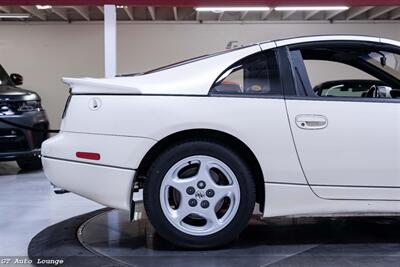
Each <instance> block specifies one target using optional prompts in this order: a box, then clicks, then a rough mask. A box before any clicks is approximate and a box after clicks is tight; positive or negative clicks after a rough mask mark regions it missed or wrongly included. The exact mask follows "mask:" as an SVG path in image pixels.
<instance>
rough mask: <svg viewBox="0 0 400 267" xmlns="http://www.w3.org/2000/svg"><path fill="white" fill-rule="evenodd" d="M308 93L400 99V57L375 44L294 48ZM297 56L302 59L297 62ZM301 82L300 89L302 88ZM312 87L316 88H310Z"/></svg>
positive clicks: (293, 51)
mask: <svg viewBox="0 0 400 267" xmlns="http://www.w3.org/2000/svg"><path fill="white" fill-rule="evenodd" d="M291 58H292V64H293V67H294V70H302V69H303V70H304V71H303V72H302V73H300V74H299V77H301V80H302V81H303V84H305V86H303V87H304V88H305V89H304V90H305V91H307V93H306V95H311V96H314V95H315V96H318V97H353V98H354V97H355V98H400V56H399V54H397V53H392V52H388V51H380V50H377V49H376V47H375V46H371V47H366V46H360V47H350V46H349V47H347V46H337V47H334V46H329V45H328V46H326V47H324V46H322V45H320V46H318V47H311V46H308V47H305V48H304V49H299V50H292V51H291ZM296 59H299V60H297V61H296ZM299 84H300V83H299V82H298V83H297V87H298V88H299V89H298V90H300V89H302V87H301V86H299ZM308 88H312V90H308Z"/></svg>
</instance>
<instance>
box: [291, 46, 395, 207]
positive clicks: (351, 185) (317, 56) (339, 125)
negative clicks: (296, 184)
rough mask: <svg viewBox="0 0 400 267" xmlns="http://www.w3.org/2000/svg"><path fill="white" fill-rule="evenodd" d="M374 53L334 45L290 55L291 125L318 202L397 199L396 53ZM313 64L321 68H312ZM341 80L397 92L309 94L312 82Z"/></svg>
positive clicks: (368, 49) (378, 50)
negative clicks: (361, 81) (292, 85)
mask: <svg viewBox="0 0 400 267" xmlns="http://www.w3.org/2000/svg"><path fill="white" fill-rule="evenodd" d="M325 45H326V47H328V49H327V51H323V49H324V46H325ZM347 46H348V47H347ZM378 46H379V45H377V44H366V43H365V42H362V43H357V42H351V43H338V42H335V43H329V44H328V43H325V44H324V43H318V44H315V46H314V48H313V45H312V44H311V45H310V44H307V46H306V48H304V49H302V48H301V46H300V47H299V46H297V47H289V48H288V50H287V51H288V54H289V57H290V60H291V62H292V63H291V64H292V73H293V78H294V80H295V83H296V92H295V94H294V95H288V96H287V97H286V106H287V112H288V118H289V122H290V126H291V130H292V134H293V138H294V141H295V145H296V149H297V153H298V156H299V160H300V163H301V166H302V169H303V172H304V175H305V178H306V179H307V181H308V183H309V185H310V186H311V188H312V190H313V191H314V193H315V194H317V195H318V196H320V197H322V198H327V199H360V200H361V199H362V200H400V98H398V95H399V94H398V93H399V89H400V82H399V79H400V68H399V65H400V56H399V54H398V51H399V50H398V49H397V48H395V47H391V48H390V49H388V48H384V47H380V46H379V48H378ZM345 47H347V48H345ZM384 49H388V50H384ZM394 51H395V52H394ZM310 59H311V60H313V61H318V60H320V61H321V62H322V63H321V64H320V65H318V64H317V65H315V62H313V64H314V68H312V66H311V67H310V64H309V63H307V62H308V61H307V60H310ZM328 63H332V64H333V65H334V66H333V67H332V66H330V67H326V66H327V64H328ZM306 64H307V65H306ZM311 65H312V64H311ZM324 67H325V70H324ZM312 69H314V72H315V73H314V74H312V73H310V72H312ZM324 75H325V76H326V77H325V78H323V76H324ZM311 76H312V77H311ZM359 76H360V77H359ZM343 77H344V78H353V79H354V78H359V79H367V78H368V79H376V80H377V82H376V84H381V83H382V82H383V83H386V84H388V85H390V86H392V87H396V88H389V87H386V88H387V90H389V91H388V92H389V93H388V94H386V93H385V90H386V89H385V88H383V87H378V88H376V87H375V89H373V88H370V89H369V90H367V91H364V92H362V91H361V90H360V91H357V89H354V90H352V91H351V92H350V91H348V92H346V93H343V92H342V93H341V95H337V96H335V95H330V96H319V95H316V93H315V92H314V91H313V89H312V85H311V83H313V82H314V83H315V81H319V82H321V81H326V79H331V80H335V79H338V83H339V85H340V81H341V80H340V79H341V78H343ZM334 91H335V90H331V92H334ZM336 91H340V90H336ZM390 92H391V94H390ZM343 95H346V96H343Z"/></svg>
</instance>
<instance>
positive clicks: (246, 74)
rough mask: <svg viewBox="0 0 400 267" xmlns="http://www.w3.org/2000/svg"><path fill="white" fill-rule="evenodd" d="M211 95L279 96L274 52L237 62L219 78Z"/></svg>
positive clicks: (262, 53)
mask: <svg viewBox="0 0 400 267" xmlns="http://www.w3.org/2000/svg"><path fill="white" fill-rule="evenodd" d="M211 93H214V94H228V95H229V94H243V95H281V94H282V93H281V86H280V80H279V71H278V64H277V61H276V55H275V52H274V51H266V52H261V53H257V54H255V55H252V56H249V57H246V58H244V59H242V60H240V61H238V62H237V63H235V64H234V65H232V66H231V67H230V68H228V69H227V70H226V71H224V72H223V73H222V74H221V75H220V76H219V78H218V79H217V80H216V81H215V83H214V85H213V86H212V88H211Z"/></svg>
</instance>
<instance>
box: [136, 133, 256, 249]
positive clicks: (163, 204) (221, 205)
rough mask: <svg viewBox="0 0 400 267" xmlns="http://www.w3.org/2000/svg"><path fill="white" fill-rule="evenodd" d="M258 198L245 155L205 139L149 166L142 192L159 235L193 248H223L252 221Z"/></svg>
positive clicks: (173, 149) (180, 146) (179, 146)
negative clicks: (245, 161)
mask: <svg viewBox="0 0 400 267" xmlns="http://www.w3.org/2000/svg"><path fill="white" fill-rule="evenodd" d="M196 169H197V170H196ZM175 174H176V175H175ZM201 181H203V182H204V183H201ZM199 182H200V183H199ZM204 186H205V187H204ZM189 187H191V189H188V188H189ZM193 189H194V190H193ZM210 190H212V191H213V192H214V193H212V192H211V191H210ZM255 197H256V189H255V183H254V179H253V177H252V174H251V171H250V169H249V167H248V166H247V165H246V164H245V163H244V161H243V160H242V159H241V158H240V156H238V155H237V154H236V153H235V152H234V151H233V150H231V149H229V148H227V147H225V146H223V145H221V144H218V143H214V142H210V141H200V140H199V141H187V142H184V143H180V144H177V145H175V146H172V147H170V148H169V149H167V150H166V151H164V152H163V153H161V154H160V155H159V157H158V158H157V159H156V160H155V161H154V163H153V164H152V166H151V167H150V169H149V171H148V174H147V178H146V180H145V182H144V192H143V201H144V206H145V210H146V213H147V216H148V218H149V220H150V222H151V224H152V225H153V227H154V228H155V230H156V231H157V232H158V234H159V235H160V236H161V237H163V238H164V239H166V240H168V241H170V242H171V243H173V244H175V245H177V246H180V247H189V248H213V247H219V246H222V245H225V244H227V243H229V242H231V241H232V240H234V239H235V238H236V237H237V236H238V235H239V234H240V232H241V231H242V230H243V229H244V228H245V227H246V226H247V224H248V222H249V219H250V217H251V215H252V213H253V209H254V205H255ZM193 199H194V200H195V202H197V203H194V201H193ZM207 203H208V205H207ZM195 204H196V205H195ZM191 205H192V206H191ZM193 205H194V206H193ZM185 214H189V215H187V216H185Z"/></svg>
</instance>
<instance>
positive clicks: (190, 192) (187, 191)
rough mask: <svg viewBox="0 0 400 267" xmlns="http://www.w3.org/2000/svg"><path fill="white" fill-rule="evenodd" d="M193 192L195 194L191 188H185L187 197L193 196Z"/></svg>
mask: <svg viewBox="0 0 400 267" xmlns="http://www.w3.org/2000/svg"><path fill="white" fill-rule="evenodd" d="M194 192H195V189H194V187H193V186H189V187H188V188H186V193H187V194H188V195H193V194H194Z"/></svg>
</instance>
